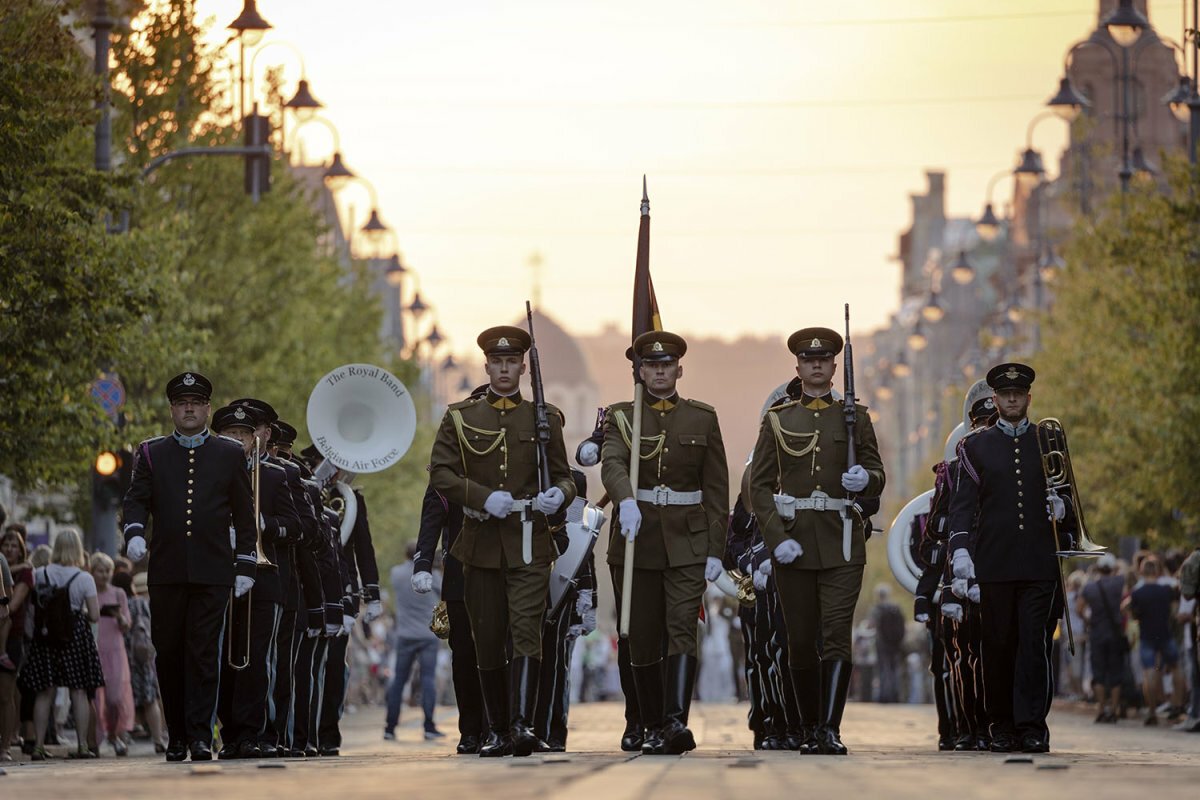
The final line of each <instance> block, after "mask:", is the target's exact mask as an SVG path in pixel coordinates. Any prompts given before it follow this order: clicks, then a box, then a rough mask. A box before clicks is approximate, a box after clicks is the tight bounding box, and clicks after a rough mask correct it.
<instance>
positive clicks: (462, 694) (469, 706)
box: [446, 600, 488, 736]
mask: <svg viewBox="0 0 1200 800" xmlns="http://www.w3.org/2000/svg"><path fill="white" fill-rule="evenodd" d="M446 614H447V615H448V616H449V617H450V640H449V641H450V669H451V672H452V673H453V676H454V697H455V699H456V700H457V701H458V732H459V734H460V735H462V736H483V735H485V734H486V733H487V731H488V721H487V714H486V713H484V708H483V693H482V690H481V689H480V688H479V667H478V666H477V665H476V662H475V639H474V637H472V636H471V617H470V616H469V615H468V614H467V604H466V603H465V602H464V601H462V600H447V601H446Z"/></svg>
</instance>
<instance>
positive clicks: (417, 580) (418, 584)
mask: <svg viewBox="0 0 1200 800" xmlns="http://www.w3.org/2000/svg"><path fill="white" fill-rule="evenodd" d="M410 583H412V588H413V591H414V592H416V593H417V594H429V593H430V592H432V591H433V573H431V572H414V573H413V576H412V580H411V581H410Z"/></svg>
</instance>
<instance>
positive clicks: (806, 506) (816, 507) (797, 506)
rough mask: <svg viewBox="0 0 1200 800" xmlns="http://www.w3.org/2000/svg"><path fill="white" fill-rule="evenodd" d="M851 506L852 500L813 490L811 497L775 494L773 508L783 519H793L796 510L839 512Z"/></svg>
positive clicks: (852, 504)
mask: <svg viewBox="0 0 1200 800" xmlns="http://www.w3.org/2000/svg"><path fill="white" fill-rule="evenodd" d="M853 507H854V503H853V502H851V501H848V500H843V499H842V498H840V497H830V496H829V495H827V494H825V493H824V492H813V493H812V496H811V497H792V496H791V495H790V494H777V495H775V510H776V511H778V512H779V516H780V517H782V518H783V519H795V517H796V512H797V511H837V512H838V513H841V512H843V511H845V510H846V509H848V508H853Z"/></svg>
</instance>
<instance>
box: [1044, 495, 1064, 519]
mask: <svg viewBox="0 0 1200 800" xmlns="http://www.w3.org/2000/svg"><path fill="white" fill-rule="evenodd" d="M1046 501H1047V502H1046V513H1047V514H1049V515H1050V517H1051V518H1052V519H1054V521H1055V522H1060V521H1062V519H1063V518H1064V517H1066V516H1067V504H1066V503H1064V502H1063V499H1062V498H1061V497H1059V496H1058V492H1055V491H1054V490H1050V491H1048V492H1046Z"/></svg>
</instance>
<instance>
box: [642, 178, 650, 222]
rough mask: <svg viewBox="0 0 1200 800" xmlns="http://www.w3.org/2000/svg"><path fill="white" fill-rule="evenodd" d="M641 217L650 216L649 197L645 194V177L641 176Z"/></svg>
mask: <svg viewBox="0 0 1200 800" xmlns="http://www.w3.org/2000/svg"><path fill="white" fill-rule="evenodd" d="M642 216H643V217H648V216H650V195H649V194H647V193H646V176H645V175H643V176H642Z"/></svg>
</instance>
